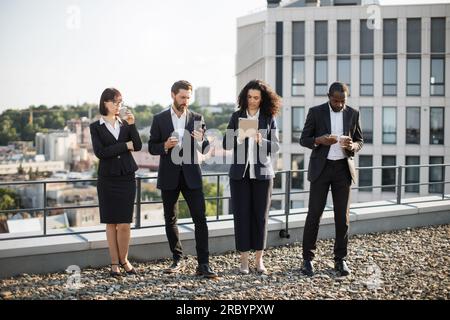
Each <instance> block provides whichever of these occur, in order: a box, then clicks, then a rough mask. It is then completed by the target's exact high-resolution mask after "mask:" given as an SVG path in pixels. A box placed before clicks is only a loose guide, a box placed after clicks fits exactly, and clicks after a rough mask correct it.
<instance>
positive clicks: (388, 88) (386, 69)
mask: <svg viewBox="0 0 450 320" xmlns="http://www.w3.org/2000/svg"><path fill="white" fill-rule="evenodd" d="M396 94H397V59H395V58H384V60H383V95H384V96H395V95H396Z"/></svg>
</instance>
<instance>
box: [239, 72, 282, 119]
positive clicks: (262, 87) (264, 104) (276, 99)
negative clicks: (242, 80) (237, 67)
mask: <svg viewBox="0 0 450 320" xmlns="http://www.w3.org/2000/svg"><path fill="white" fill-rule="evenodd" d="M252 89H253V90H259V91H260V92H261V104H260V106H259V107H260V110H261V112H262V113H263V114H265V115H266V116H273V117H275V116H276V115H277V114H278V113H279V112H280V108H281V98H280V96H279V95H278V94H277V93H276V92H275V91H274V90H273V89H272V88H271V87H270V86H269V85H268V84H267V83H265V82H264V81H262V80H252V81H250V82H249V83H247V84H246V85H245V87H244V88H243V89H242V90H241V93H239V96H238V101H237V103H238V106H239V110H246V109H247V107H248V103H247V94H248V90H252Z"/></svg>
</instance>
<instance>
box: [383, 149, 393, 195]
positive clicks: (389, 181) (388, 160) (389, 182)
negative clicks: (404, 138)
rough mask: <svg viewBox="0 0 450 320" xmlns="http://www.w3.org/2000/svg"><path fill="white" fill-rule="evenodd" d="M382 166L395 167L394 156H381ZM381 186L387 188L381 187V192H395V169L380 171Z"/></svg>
mask: <svg viewBox="0 0 450 320" xmlns="http://www.w3.org/2000/svg"><path fill="white" fill-rule="evenodd" d="M381 162H382V166H383V167H385V166H395V163H396V159H395V156H382V157H381ZM381 171H382V173H381V184H382V185H383V186H389V187H381V191H383V192H395V173H396V169H395V168H392V169H391V168H389V169H381Z"/></svg>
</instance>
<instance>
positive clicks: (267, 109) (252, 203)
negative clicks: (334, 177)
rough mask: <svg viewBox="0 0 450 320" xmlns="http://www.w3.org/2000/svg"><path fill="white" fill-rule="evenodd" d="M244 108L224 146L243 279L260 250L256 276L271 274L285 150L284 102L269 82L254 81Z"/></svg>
mask: <svg viewBox="0 0 450 320" xmlns="http://www.w3.org/2000/svg"><path fill="white" fill-rule="evenodd" d="M238 105H239V109H238V110H237V111H236V112H234V113H233V114H232V116H231V119H230V122H229V123H228V127H227V132H226V134H225V137H224V140H223V147H224V149H227V150H230V149H233V163H232V164H231V167H230V173H229V177H230V190H231V206H232V210H233V215H234V231H235V241H236V249H237V250H238V251H239V252H240V254H241V257H240V258H241V266H240V272H241V273H242V274H248V273H249V263H248V259H249V252H250V250H256V261H255V262H256V271H257V272H259V273H266V271H267V270H266V268H265V267H264V263H263V259H262V257H263V253H264V248H265V246H266V237H267V219H268V215H269V209H270V203H271V197H272V188H273V177H274V171H273V168H272V161H271V155H272V154H275V153H277V152H278V150H279V148H280V145H279V139H278V130H277V125H276V122H275V116H276V114H277V113H278V110H279V109H280V106H281V99H280V97H279V96H278V95H277V94H276V93H275V92H274V90H273V89H271V88H270V87H269V86H268V85H267V84H266V83H264V82H263V81H261V80H252V81H250V82H249V83H248V84H247V85H246V86H245V87H244V88H243V89H242V91H241V93H240V94H239V97H238ZM239 118H247V119H255V120H257V123H258V131H256V130H253V131H252V130H251V129H248V130H246V131H244V130H243V129H242V128H239Z"/></svg>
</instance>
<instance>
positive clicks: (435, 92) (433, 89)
mask: <svg viewBox="0 0 450 320" xmlns="http://www.w3.org/2000/svg"><path fill="white" fill-rule="evenodd" d="M444 70H445V61H444V58H443V57H432V58H431V78H430V94H431V95H432V96H443V95H444V91H445V79H444Z"/></svg>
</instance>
